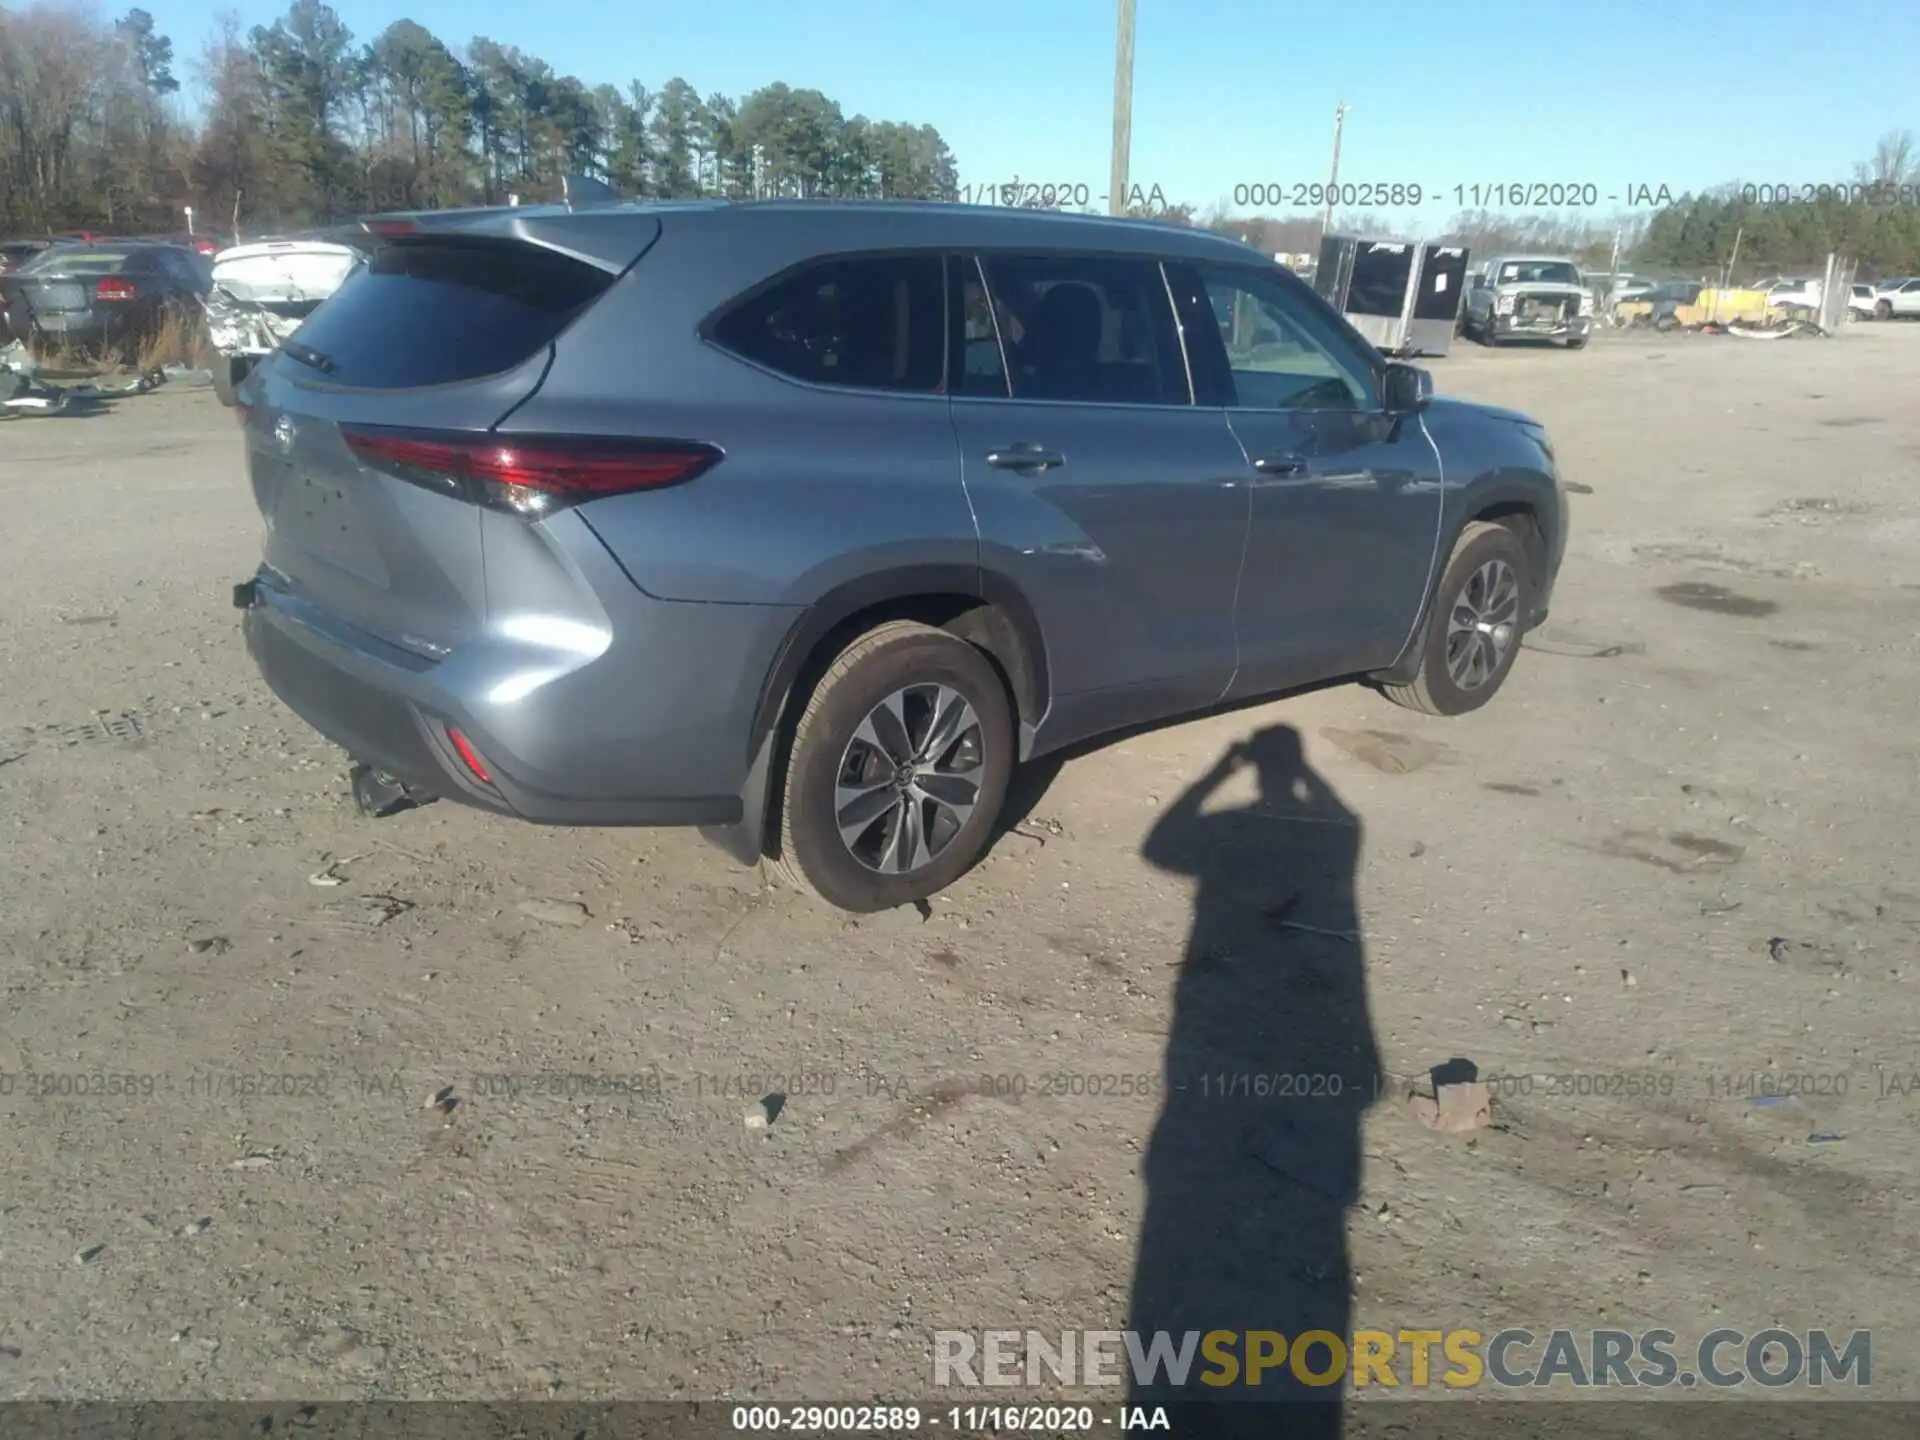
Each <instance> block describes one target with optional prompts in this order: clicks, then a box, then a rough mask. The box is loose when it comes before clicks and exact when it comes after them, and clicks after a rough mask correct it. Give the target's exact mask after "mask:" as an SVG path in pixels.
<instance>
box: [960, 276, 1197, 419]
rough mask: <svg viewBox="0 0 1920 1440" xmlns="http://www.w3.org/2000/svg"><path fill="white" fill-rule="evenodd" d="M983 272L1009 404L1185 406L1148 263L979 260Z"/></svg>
mask: <svg viewBox="0 0 1920 1440" xmlns="http://www.w3.org/2000/svg"><path fill="white" fill-rule="evenodd" d="M981 267H982V269H983V270H984V271H985V272H986V277H987V287H988V289H989V291H990V293H991V296H992V305H993V312H992V313H993V318H994V320H995V323H996V329H997V331H998V335H999V341H1000V345H1001V347H1002V349H1003V350H1004V352H1005V355H1006V360H1007V365H1008V370H1009V378H1010V380H1011V383H1012V390H1013V398H1014V399H1016V400H1067V401H1078V402H1081V403H1094V404H1106V405H1187V404H1191V403H1192V399H1193V394H1192V390H1191V388H1190V386H1189V384H1188V380H1187V367H1186V361H1185V359H1184V357H1183V356H1182V355H1181V351H1180V337H1179V332H1178V331H1177V330H1176V328H1175V326H1174V322H1173V307H1172V306H1171V305H1170V304H1169V303H1168V300H1167V287H1166V281H1165V280H1164V279H1163V278H1162V277H1161V274H1160V267H1159V265H1158V264H1157V263H1155V262H1154V261H1152V260H1144V259H1133V258H1129V257H1108V256H1081V255H1019V256H1012V255H987V256H983V257H982V259H981Z"/></svg>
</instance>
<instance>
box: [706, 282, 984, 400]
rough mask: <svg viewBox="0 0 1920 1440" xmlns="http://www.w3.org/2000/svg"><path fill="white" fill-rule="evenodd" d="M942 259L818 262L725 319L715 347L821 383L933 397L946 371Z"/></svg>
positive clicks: (715, 334) (715, 331)
mask: <svg viewBox="0 0 1920 1440" xmlns="http://www.w3.org/2000/svg"><path fill="white" fill-rule="evenodd" d="M944 276H945V271H944V269H943V266H942V261H941V258H940V257H939V256H938V255H901V256H873V257H863V258H845V259H835V260H827V261H823V262H821V263H820V264H817V265H809V266H807V267H806V268H805V269H804V270H801V271H800V272H799V273H797V274H795V275H793V276H792V277H790V278H789V279H787V280H784V281H781V282H780V283H778V284H776V285H774V286H773V287H772V288H771V289H769V290H767V291H764V292H763V293H761V294H759V295H756V296H752V297H751V298H749V299H748V300H746V301H745V302H743V303H742V304H740V305H739V306H737V307H735V308H734V309H732V310H730V311H728V312H727V313H726V314H724V315H722V316H721V317H720V319H719V320H718V321H716V322H715V324H714V327H713V340H714V343H715V344H717V345H719V346H721V347H722V348H723V349H726V350H731V351H732V352H733V353H734V354H736V355H739V356H741V357H742V358H744V359H747V360H752V361H754V362H756V363H758V364H761V365H765V366H766V367H767V368H768V369H770V370H777V371H779V372H780V373H781V374H782V375H787V376H791V377H792V378H793V379H795V380H805V381H808V382H810V383H812V384H815V385H847V386H852V387H854V388H856V389H861V390H912V391H919V392H922V393H929V394H930V393H934V392H937V391H938V390H939V389H940V388H941V383H942V380H943V378H944V374H945V368H946V345H947V315H946V299H945V294H946V292H945V283H946V282H945V278H944Z"/></svg>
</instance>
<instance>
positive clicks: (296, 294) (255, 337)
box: [204, 232, 368, 405]
mask: <svg viewBox="0 0 1920 1440" xmlns="http://www.w3.org/2000/svg"><path fill="white" fill-rule="evenodd" d="M353 239H354V237H353V236H352V235H351V234H342V233H339V232H336V233H334V234H331V235H315V236H301V237H292V238H288V239H284V240H260V241H256V242H254V243H252V244H249V245H236V246H234V247H233V248H231V249H229V250H222V251H221V252H220V253H219V254H218V255H215V256H214V257H213V288H212V289H211V290H210V291H209V292H208V294H207V298H206V301H205V302H204V303H205V304H206V307H207V335H208V338H209V339H210V340H211V341H212V342H213V348H214V349H215V350H217V351H218V352H219V355H218V358H217V359H216V360H215V362H214V366H213V388H214V393H216V394H217V395H218V396H219V397H220V403H221V404H223V405H231V404H233V403H234V392H235V391H236V390H237V389H239V386H240V382H241V381H242V380H244V379H246V378H247V372H248V371H249V370H251V369H252V368H253V367H254V366H255V365H257V364H258V363H259V362H260V359H261V357H262V356H265V355H270V354H272V353H273V352H274V350H276V349H277V348H279V346H280V344H281V342H282V341H284V340H287V339H289V338H290V337H291V336H292V335H293V333H294V331H296V330H298V329H299V328H300V327H301V325H302V324H304V323H305V322H306V318H307V317H308V316H309V315H311V314H312V313H313V312H314V311H315V310H317V309H319V308H320V303H321V302H322V301H323V300H325V299H327V298H328V297H329V296H330V295H332V294H333V292H334V291H336V290H338V289H339V288H340V287H341V286H342V285H344V284H345V283H346V282H347V280H348V278H349V277H350V276H351V275H353V273H354V272H355V271H357V270H359V269H360V268H361V267H362V266H363V265H365V264H366V263H367V255H368V251H367V249H363V248H362V247H361V246H360V245H358V244H355V243H353Z"/></svg>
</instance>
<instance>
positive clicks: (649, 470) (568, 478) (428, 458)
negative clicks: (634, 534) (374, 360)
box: [341, 426, 721, 520]
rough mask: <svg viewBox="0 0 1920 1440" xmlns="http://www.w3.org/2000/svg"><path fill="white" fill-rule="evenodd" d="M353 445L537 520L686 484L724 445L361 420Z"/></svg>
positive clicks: (417, 479) (389, 464) (365, 457)
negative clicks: (461, 430)
mask: <svg viewBox="0 0 1920 1440" xmlns="http://www.w3.org/2000/svg"><path fill="white" fill-rule="evenodd" d="M341 437H342V438H343V439H344V440H345V441H346V443H347V448H348V449H349V450H351V451H352V452H353V453H354V454H355V455H356V456H357V457H359V459H360V461H361V463H362V464H365V465H370V466H372V467H373V468H374V469H376V470H380V471H383V472H385V473H386V474H388V475H391V476H393V477H394V478H395V479H397V480H405V481H407V482H408V483H409V484H413V485H420V486H423V487H425V488H426V489H429V490H437V491H440V492H441V493H442V494H446V495H452V496H453V497H455V498H456V499H460V500H467V501H470V502H472V503H473V504H476V505H485V506H487V507H489V508H490V509H494V510H504V511H507V512H508V513H510V514H514V515H523V516H526V517H527V518H528V519H533V520H537V519H539V518H540V517H542V516H543V515H551V514H553V513H554V512H555V511H557V510H564V509H566V508H567V507H568V506H569V505H580V504H584V503H585V502H586V501H589V500H597V499H600V498H602V497H603V496H607V495H627V494H631V493H632V492H633V491H636V490H659V489H663V488H665V487H666V486H669V485H681V484H685V483H686V482H687V481H689V480H691V479H693V478H694V477H695V476H697V475H702V474H704V473H705V472H706V471H708V470H711V469H712V468H713V467H714V466H715V465H717V464H718V463H719V462H720V459H721V452H720V451H719V450H718V449H717V448H716V447H714V446H712V445H703V444H700V443H698V442H696V441H689V440H609V439H602V438H599V437H593V438H581V437H570V436H551V435H529V436H511V437H509V436H503V435H466V434H451V435H450V434H444V433H438V432H425V431H419V430H396V429H387V428H378V429H376V428H373V427H360V426H356V427H353V428H351V429H348V428H344V427H343V428H342V430H341Z"/></svg>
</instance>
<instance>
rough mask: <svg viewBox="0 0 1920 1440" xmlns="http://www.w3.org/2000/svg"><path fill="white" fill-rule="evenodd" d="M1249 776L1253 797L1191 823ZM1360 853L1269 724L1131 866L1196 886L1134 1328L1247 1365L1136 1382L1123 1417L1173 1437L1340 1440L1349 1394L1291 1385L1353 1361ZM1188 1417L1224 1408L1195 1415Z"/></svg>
mask: <svg viewBox="0 0 1920 1440" xmlns="http://www.w3.org/2000/svg"><path fill="white" fill-rule="evenodd" d="M1248 768H1250V769H1252V771H1253V772H1254V774H1255V777H1256V779H1257V782H1258V787H1259V797H1258V799H1257V800H1256V801H1255V802H1253V803H1252V804H1250V805H1246V806H1242V807H1239V808H1236V809H1228V810H1223V811H1216V812H1213V813H1203V811H1204V810H1205V807H1206V805H1207V804H1208V802H1209V801H1210V800H1211V799H1212V798H1213V797H1214V795H1215V794H1216V793H1217V792H1218V791H1219V789H1220V788H1221V787H1222V785H1224V784H1225V783H1226V781H1227V780H1228V779H1229V777H1231V776H1232V775H1234V774H1235V773H1236V772H1237V771H1241V770H1243V769H1248ZM1360 843H1361V826H1360V821H1359V818H1358V817H1357V816H1356V815H1354V813H1353V812H1352V811H1350V810H1348V809H1347V808H1346V806H1345V805H1343V804H1342V803H1341V801H1340V798H1339V797H1338V795H1336V794H1335V793H1334V791H1333V790H1332V788H1331V787H1330V786H1329V785H1328V784H1327V783H1326V782H1325V781H1324V780H1323V779H1321V778H1320V776H1319V775H1318V774H1317V773H1316V772H1315V771H1314V770H1313V769H1312V767H1311V766H1309V765H1308V763H1307V760H1306V756H1305V754H1304V751H1303V749H1302V746H1301V742H1300V736H1299V733H1298V732H1297V731H1296V730H1294V729H1293V728H1291V727H1290V726H1284V725H1281V726H1273V727H1271V728H1269V729H1266V730H1262V731H1260V732H1259V733H1257V734H1256V735H1254V736H1253V737H1252V738H1251V739H1250V740H1248V741H1246V742H1245V743H1243V744H1240V745H1236V746H1234V747H1233V748H1232V749H1231V750H1229V751H1228V752H1227V754H1226V755H1225V756H1223V757H1222V758H1221V760H1220V761H1219V763H1217V764H1216V765H1215V766H1214V767H1213V769H1212V771H1210V772H1209V773H1208V774H1207V775H1206V776H1204V777H1202V778H1201V779H1200V780H1199V781H1198V782H1196V783H1195V784H1194V785H1193V786H1192V787H1191V788H1189V789H1188V790H1187V791H1186V792H1185V793H1184V794H1183V795H1182V796H1180V798H1179V799H1178V800H1177V801H1175V802H1174V803H1173V804H1172V805H1170V806H1169V807H1168V808H1167V810H1166V811H1165V813H1164V815H1163V816H1162V818H1161V819H1160V821H1159V823H1158V824H1156V825H1155V826H1154V828H1153V831H1152V832H1151V834H1150V835H1149V836H1148V838H1147V841H1146V844H1145V847H1144V850H1143V854H1144V857H1145V858H1146V860H1147V861H1148V862H1149V863H1150V864H1152V865H1154V866H1155V867H1156V868H1158V869H1161V870H1165V871H1169V872H1172V873H1174V874H1178V875H1186V876H1191V877H1193V878H1194V879H1195V880H1196V881H1197V882H1198V888H1197V891H1196V894H1195V899H1194V913H1193V922H1192V926H1191V929H1190V931H1189V935H1188V940H1187V947H1186V954H1185V958H1184V960H1183V962H1182V964H1181V967H1180V972H1179V977H1178V979H1177V981H1176V984H1175V989H1174V1007H1173V1019H1172V1027H1171V1033H1170V1036H1169V1039H1168V1043H1167V1054H1166V1067H1165V1092H1164V1102H1163V1107H1162V1109H1161V1113H1160V1116H1159V1119H1158V1121H1157V1122H1156V1124H1155V1127H1154V1130H1153V1135H1152V1138H1151V1140H1150V1141H1149V1144H1148V1147H1147V1150H1146V1155H1145V1160H1144V1162H1143V1166H1142V1174H1143V1177H1144V1179H1145V1185H1146V1208H1145V1221H1144V1224H1143V1226H1142V1229H1141V1236H1140V1246H1139V1253H1138V1256H1137V1258H1136V1264H1135V1270H1134V1277H1133V1290H1132V1301H1131V1306H1130V1317H1129V1320H1128V1328H1129V1329H1132V1330H1134V1331H1136V1332H1138V1333H1139V1339H1140V1343H1141V1345H1142V1346H1149V1345H1151V1343H1152V1341H1153V1337H1154V1332H1156V1331H1165V1332H1167V1334H1168V1339H1169V1341H1170V1342H1171V1344H1172V1346H1173V1348H1174V1350H1175V1351H1176V1352H1178V1351H1179V1350H1180V1349H1181V1348H1182V1346H1183V1345H1184V1343H1185V1340H1184V1337H1185V1336H1186V1335H1187V1334H1188V1333H1189V1332H1197V1333H1198V1334H1199V1335H1201V1336H1205V1335H1207V1334H1208V1333H1209V1332H1211V1331H1219V1330H1226V1331H1233V1332H1236V1334H1235V1336H1234V1339H1233V1342H1232V1343H1231V1344H1230V1345H1227V1346H1225V1347H1222V1348H1224V1350H1225V1352H1226V1353H1228V1354H1231V1355H1232V1356H1233V1357H1234V1358H1235V1360H1236V1361H1237V1362H1238V1367H1237V1372H1238V1373H1237V1374H1234V1375H1233V1376H1232V1377H1231V1381H1232V1383H1228V1384H1219V1383H1217V1382H1218V1381H1219V1379H1220V1378H1221V1377H1222V1375H1223V1374H1224V1373H1225V1367H1223V1366H1221V1365H1219V1364H1217V1363H1215V1361H1214V1360H1213V1359H1212V1357H1210V1356H1209V1355H1208V1354H1207V1353H1206V1352H1205V1351H1204V1350H1201V1349H1199V1348H1198V1347H1196V1348H1195V1349H1194V1352H1193V1357H1192V1366H1191V1369H1190V1370H1189V1372H1188V1374H1187V1376H1186V1379H1185V1383H1172V1384H1170V1383H1168V1379H1169V1377H1168V1376H1167V1374H1166V1372H1165V1371H1164V1370H1162V1371H1161V1372H1160V1373H1159V1374H1158V1375H1156V1376H1155V1377H1154V1379H1153V1381H1152V1382H1150V1383H1141V1382H1140V1381H1139V1380H1138V1379H1136V1382H1135V1385H1134V1387H1133V1390H1132V1394H1131V1396H1130V1399H1129V1403H1134V1404H1169V1403H1173V1404H1177V1405H1178V1406H1179V1407H1180V1409H1181V1410H1182V1411H1189V1413H1188V1414H1187V1415H1186V1417H1185V1418H1183V1419H1182V1421H1181V1422H1180V1429H1179V1433H1181V1434H1183V1435H1186V1434H1192V1435H1207V1436H1213V1435H1219V1436H1238V1435H1248V1436H1263V1437H1264V1436H1281V1435H1284V1436H1288V1437H1294V1436H1304V1437H1319V1436H1329V1437H1331V1436H1337V1435H1338V1434H1339V1433H1340V1428H1341V1420H1342V1416H1341V1404H1340V1399H1339V1396H1340V1392H1341V1388H1342V1387H1341V1384H1339V1383H1335V1384H1327V1385H1314V1384H1311V1383H1308V1381H1307V1380H1304V1379H1302V1378H1301V1376H1302V1375H1305V1376H1308V1377H1312V1376H1325V1375H1327V1374H1329V1373H1330V1372H1332V1373H1336V1374H1337V1375H1338V1378H1339V1380H1340V1381H1344V1380H1345V1378H1346V1366H1345V1364H1344V1363H1343V1364H1341V1365H1340V1366H1339V1367H1338V1368H1337V1369H1336V1367H1335V1361H1336V1357H1337V1358H1338V1359H1339V1360H1340V1361H1342V1362H1346V1361H1348V1360H1349V1358H1350V1357H1348V1356H1347V1352H1346V1346H1347V1343H1348V1340H1349V1338H1350V1330H1351V1326H1350V1314H1351V1305H1350V1300H1349V1296H1350V1292H1351V1288H1352V1275H1351V1269H1350V1266H1349V1264H1348V1257H1347V1240H1346V1221H1347V1212H1348V1209H1349V1207H1350V1206H1351V1205H1352V1204H1353V1203H1354V1201H1355V1200H1356V1199H1357V1198H1358V1195H1359V1190H1360V1143H1361V1140H1360V1126H1361V1121H1362V1119H1363V1117H1364V1115H1365V1111H1366V1107H1367V1106H1368V1104H1370V1103H1371V1101H1372V1099H1373V1095H1374V1086H1375V1079H1376V1076H1377V1075H1378V1073H1379V1056H1378V1051H1377V1048H1376V1045H1375V1042H1374V1037H1373V1028H1372V1024H1371V1021H1370V1019H1369V1016H1368V1007H1367V995H1366V977H1365V954H1364V950H1363V946H1362V944H1361V928H1360V919H1359V913H1358V906H1357V902H1356V900H1355V893H1354V885H1355V875H1356V870H1357V866H1358V862H1359V856H1360ZM1248 1332H1269V1336H1268V1338H1267V1339H1265V1340H1264V1341H1262V1342H1261V1344H1262V1345H1263V1346H1264V1347H1265V1349H1266V1352H1267V1358H1268V1359H1269V1361H1270V1362H1277V1363H1269V1364H1268V1365H1267V1366H1266V1367H1264V1368H1263V1369H1262V1372H1261V1373H1260V1374H1259V1375H1258V1376H1257V1377H1256V1376H1252V1375H1250V1373H1249V1369H1250V1367H1249V1366H1248V1365H1247V1363H1246V1362H1247V1360H1248V1358H1249V1354H1250V1352H1252V1351H1253V1350H1254V1349H1255V1343H1254V1342H1253V1341H1250V1340H1249V1339H1248ZM1272 1332H1277V1335H1278V1336H1284V1337H1285V1339H1284V1342H1283V1345H1282V1346H1276V1345H1275V1343H1274V1336H1273V1334H1272ZM1316 1332H1318V1334H1317V1335H1316ZM1302 1337H1306V1340H1307V1342H1308V1343H1306V1344H1305V1345H1302V1344H1301V1339H1302ZM1328 1339H1332V1341H1333V1342H1334V1343H1333V1345H1332V1346H1330V1345H1329V1344H1328V1343H1327V1340H1328ZM1336 1346H1337V1348H1334V1347H1336ZM1296 1363H1297V1364H1298V1370H1297V1371H1296V1369H1295V1364H1296ZM1209 1375H1211V1376H1212V1377H1213V1382H1214V1383H1208V1382H1207V1381H1205V1380H1203V1379H1202V1377H1205V1376H1209ZM1196 1402H1219V1403H1217V1404H1210V1405H1208V1406H1207V1407H1206V1408H1205V1410H1204V1411H1201V1412H1199V1413H1191V1412H1190V1407H1191V1406H1193V1405H1194V1404H1195V1403H1196ZM1233 1402H1243V1403H1233ZM1259 1402H1280V1403H1284V1402H1295V1403H1285V1408H1284V1410H1277V1409H1276V1408H1275V1405H1274V1404H1270V1403H1259Z"/></svg>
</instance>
